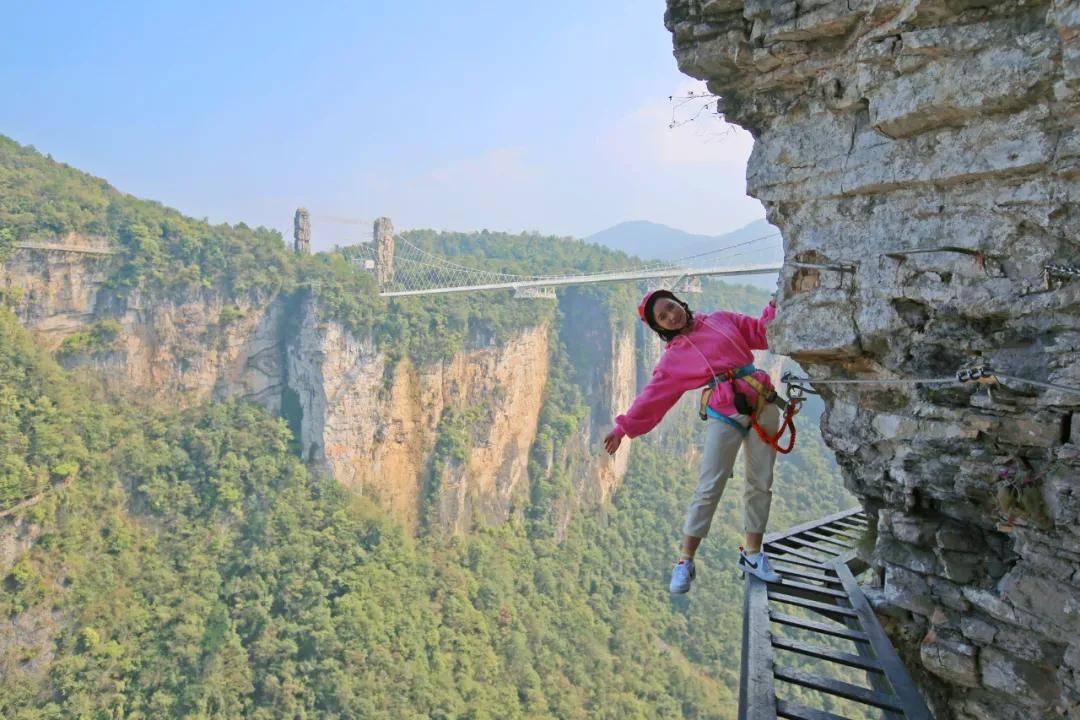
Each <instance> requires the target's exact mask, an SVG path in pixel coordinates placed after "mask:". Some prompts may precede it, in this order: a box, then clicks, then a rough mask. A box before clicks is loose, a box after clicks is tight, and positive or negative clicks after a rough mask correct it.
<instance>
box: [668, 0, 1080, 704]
mask: <svg viewBox="0 0 1080 720" xmlns="http://www.w3.org/2000/svg"><path fill="white" fill-rule="evenodd" d="M665 19H666V23H667V26H668V28H669V29H670V30H671V31H672V33H673V36H674V46H675V56H676V58H677V60H678V63H679V67H680V68H681V69H682V70H683V71H684V72H686V73H687V74H689V75H691V76H693V77H697V78H701V79H704V80H707V81H708V85H709V88H710V90H711V91H712V92H714V93H716V94H717V95H719V96H721V107H722V109H723V112H724V113H725V115H726V117H727V119H729V120H730V121H732V122H735V123H738V124H739V125H741V126H743V127H745V128H747V129H748V130H750V131H751V132H752V133H753V134H754V137H755V141H756V142H755V146H754V151H753V154H752V156H751V159H750V163H749V166H748V168H747V184H748V190H749V192H750V193H751V194H752V195H753V196H755V197H757V198H759V199H760V200H761V201H762V203H763V204H764V206H765V209H766V213H767V215H768V218H769V220H770V221H771V222H772V223H774V224H775V225H777V226H779V227H780V228H781V229H782V230H783V233H784V238H785V255H786V262H787V266H786V268H785V270H784V271H783V273H782V276H781V292H780V298H779V300H780V308H779V316H778V318H777V321H776V322H775V323H774V324H773V326H771V327H770V332H769V334H770V339H771V342H772V345H773V347H774V349H776V350H777V351H779V352H783V353H786V354H789V355H791V356H793V357H794V358H796V359H797V360H798V361H799V362H800V363H801V364H802V365H803V367H804V368H806V369H807V371H808V372H809V373H810V374H812V375H814V376H816V377H819V378H827V377H834V378H835V377H846V378H851V377H859V378H891V379H905V378H907V379H910V378H926V377H942V376H950V375H951V374H953V373H954V372H956V370H957V369H958V368H959V367H960V366H961V365H962V364H963V363H965V362H969V361H981V362H988V363H990V364H991V365H992V366H993V367H995V368H996V369H997V370H998V371H999V372H1002V373H1006V374H1010V375H1014V376H1021V377H1027V378H1032V379H1035V380H1039V381H1048V382H1052V383H1059V384H1062V385H1068V386H1073V387H1077V386H1080V283H1078V282H1077V281H1076V280H1075V279H1070V278H1069V277H1067V276H1058V275H1054V274H1053V273H1051V274H1049V275H1048V274H1047V267H1048V265H1051V264H1060V265H1066V266H1075V265H1077V263H1078V260H1080V242H1078V237H1080V205H1078V199H1080V183H1078V178H1080V131H1078V127H1080V122H1078V119H1080V98H1078V94H1077V90H1078V88H1080V5H1078V4H1077V3H1076V2H1061V1H1054V2H1050V1H1048V0H1035V1H1034V2H1020V1H1009V0H1006V1H1003V2H994V3H973V2H963V1H959V2H956V1H952V0H798V1H796V2H762V1H761V0H745V2H744V1H741V0H669V1H668V11H667V14H666V18H665ZM821 388H822V391H823V396H824V399H825V401H826V405H827V412H826V414H825V415H824V416H823V431H824V433H825V436H826V439H827V441H828V442H829V444H830V446H831V447H832V448H833V449H834V450H835V451H836V453H837V458H838V460H839V462H840V464H841V466H842V468H843V470H844V475H845V482H846V484H847V486H848V487H849V488H850V489H851V490H852V491H853V492H855V493H856V494H857V495H859V497H860V498H861V499H862V501H863V503H864V505H866V506H867V507H868V509H870V510H871V511H874V514H875V515H876V517H877V518H878V523H877V537H876V549H875V553H874V562H875V565H876V566H877V569H878V575H877V582H878V584H879V590H878V593H877V598H878V600H879V602H880V605H881V608H882V609H883V610H885V611H887V612H888V613H889V614H890V616H891V617H892V618H894V621H893V625H892V629H893V633H892V634H893V638H894V640H895V642H896V643H897V646H898V647H899V649H900V650H901V651H902V653H903V654H904V655H905V657H906V659H907V661H908V662H909V664H910V666H911V668H912V670H913V671H914V672H915V674H916V675H918V676H919V677H920V681H921V683H922V686H923V688H924V690H926V692H927V694H928V695H929V697H930V699H931V702H932V703H933V704H934V706H935V710H936V712H937V715H938V717H939V718H941V719H942V720H944V719H946V718H950V717H952V718H964V719H974V718H978V719H980V720H982V719H988V718H995V719H1004V720H1008V719H1014V718H1015V719H1017V720H1019V719H1020V718H1024V719H1025V720H1028V719H1030V718H1035V717H1038V718H1065V717H1074V718H1075V717H1078V716H1080V715H1078V713H1080V710H1078V707H1080V705H1078V704H1080V677H1078V675H1080V523H1078V520H1080V446H1078V444H1077V443H1078V440H1080V433H1078V432H1077V430H1076V428H1077V427H1078V426H1080V420H1078V413H1080V402H1078V401H1080V398H1078V397H1077V396H1076V395H1073V394H1069V393H1066V392H1059V391H1055V390H1048V389H1045V388H1039V387H1033V386H1030V385H1023V384H1018V383H1015V382H1007V383H1006V384H1005V385H1004V386H998V387H995V388H992V390H991V391H990V392H987V390H986V389H985V388H977V387H972V386H956V385H951V386H950V385H942V386H928V385H892V386H865V385H859V386H854V385H833V386H825V385H822V386H821ZM1010 472H1011V473H1012V474H1013V475H1012V477H1013V478H1014V479H1017V480H1019V481H1021V482H1026V483H1027V484H1026V486H1025V487H1024V489H1023V496H1024V500H1025V502H1026V506H1024V507H1019V508H1018V509H1017V510H1016V513H1017V517H1016V518H1015V521H1014V522H1012V523H1011V524H1010V523H1009V522H1008V520H1007V518H1006V517H1005V514H1003V513H1002V512H1001V509H1000V507H999V505H998V499H997V493H998V492H999V490H1001V488H1002V473H1010Z"/></svg>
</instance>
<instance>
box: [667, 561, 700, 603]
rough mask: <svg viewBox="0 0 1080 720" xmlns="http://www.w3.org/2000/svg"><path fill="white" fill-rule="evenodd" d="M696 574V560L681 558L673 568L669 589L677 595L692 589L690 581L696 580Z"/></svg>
mask: <svg viewBox="0 0 1080 720" xmlns="http://www.w3.org/2000/svg"><path fill="white" fill-rule="evenodd" d="M696 576H697V572H696V571H695V568H694V561H693V560H690V559H687V560H680V561H679V562H678V563H677V564H676V565H675V567H673V568H672V569H671V584H670V585H668V590H669V591H671V592H672V593H674V594H676V595H682V594H683V593H684V592H686V591H687V590H689V589H690V583H691V582H693V581H694V578H695V577H696Z"/></svg>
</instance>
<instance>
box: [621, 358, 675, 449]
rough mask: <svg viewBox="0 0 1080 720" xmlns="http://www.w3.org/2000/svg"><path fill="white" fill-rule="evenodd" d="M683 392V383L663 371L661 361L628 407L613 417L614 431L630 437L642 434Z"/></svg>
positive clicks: (657, 420) (654, 424) (660, 418)
mask: <svg viewBox="0 0 1080 720" xmlns="http://www.w3.org/2000/svg"><path fill="white" fill-rule="evenodd" d="M684 392H686V388H685V387H683V384H682V383H679V382H677V381H676V379H675V378H673V377H672V376H671V375H670V374H669V373H668V372H667V371H665V370H664V368H663V363H662V362H661V363H660V364H658V365H657V366H656V369H655V370H653V375H652V379H651V380H649V382H648V384H647V385H646V386H645V387H643V388H642V389H641V392H640V393H639V394H638V396H637V398H636V399H635V400H634V402H633V404H631V405H630V409H629V410H627V411H626V413H625V414H623V415H619V416H618V417H617V418H615V433H616V434H617V435H619V436H620V437H621V436H623V435H629V436H630V437H632V438H634V437H637V436H639V435H644V434H645V433H647V432H649V431H650V430H652V429H653V428H654V427H656V425H657V423H659V422H660V421H661V420H662V419H663V418H664V415H665V414H666V413H667V411H668V410H670V409H671V407H672V406H673V405H674V404H675V403H676V402H678V401H679V398H680V397H682V394H683V393H684Z"/></svg>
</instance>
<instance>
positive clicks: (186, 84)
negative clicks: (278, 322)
mask: <svg viewBox="0 0 1080 720" xmlns="http://www.w3.org/2000/svg"><path fill="white" fill-rule="evenodd" d="M309 5H310V7H306V8H303V9H302V10H301V9H300V8H298V7H297V4H295V3H289V4H286V3H278V2H260V3H240V2H235V3H194V2H182V3H181V2H175V3H169V2H156V3H145V2H143V3H135V2H102V3H74V2H71V3H69V2H53V3H19V4H14V7H9V8H6V9H5V28H4V30H5V32H4V33H3V34H4V36H5V37H4V42H3V43H0V83H2V85H3V87H4V88H5V96H6V98H7V101H6V102H5V103H4V104H3V105H2V106H0V133H3V134H5V135H9V136H10V137H13V138H14V139H16V140H18V141H20V142H22V143H26V144H32V145H34V146H35V147H37V148H38V149H39V150H41V151H42V152H47V153H50V154H51V155H52V156H53V157H55V158H56V159H58V160H61V161H64V162H67V163H69V164H71V165H74V166H76V167H79V168H81V169H84V170H87V171H88V172H91V173H93V174H95V175H99V176H102V177H104V178H106V179H108V180H109V181H110V182H112V183H113V184H114V185H116V186H117V187H119V188H120V189H121V190H124V191H126V192H131V193H133V194H135V195H138V196H140V197H148V198H153V199H156V200H160V201H162V202H164V203H166V204H168V205H172V206H175V207H177V208H179V209H180V210H182V211H184V212H186V213H188V214H191V215H194V216H196V217H208V218H209V219H210V220H212V221H222V220H225V221H229V222H238V221H241V220H243V221H245V222H247V223H249V224H253V225H254V224H262V225H267V226H270V227H277V228H279V229H281V230H283V231H286V230H288V229H289V228H290V227H291V219H292V212H293V210H294V209H295V207H296V206H297V205H300V204H305V205H307V206H308V207H309V208H311V211H312V213H313V215H315V218H316V221H315V223H314V242H315V245H316V247H317V248H318V247H328V246H330V245H332V244H333V243H334V242H346V241H348V240H349V239H350V234H351V233H356V232H357V230H356V229H354V228H352V227H349V226H341V225H333V224H330V223H329V222H324V221H320V220H319V218H320V217H334V216H337V217H342V216H343V217H353V218H361V219H364V220H370V219H371V218H374V217H375V216H376V215H389V216H391V217H392V218H393V219H394V222H395V225H396V226H397V227H398V228H410V227H434V228H440V229H456V230H471V229H479V228H485V227H486V228H490V229H497V230H510V231H515V232H516V231H520V230H537V231H540V232H544V233H558V234H567V235H577V236H583V235H588V234H589V233H592V232H595V231H597V230H600V229H603V228H605V227H607V226H610V225H612V224H615V223H617V222H620V221H622V220H633V219H645V220H653V221H656V222H663V223H666V224H669V225H673V226H675V227H679V228H682V229H685V230H689V231H692V232H702V233H709V234H719V233H722V232H726V231H728V230H731V229H734V228H737V227H740V226H742V225H744V224H746V223H748V222H750V221H752V220H754V219H756V218H758V217H762V216H763V211H762V209H761V206H760V204H759V203H758V202H757V201H755V200H753V199H752V198H747V197H746V196H745V194H744V187H745V182H744V178H745V162H746V158H747V157H748V155H749V150H750V147H751V142H752V141H751V140H750V138H749V136H748V135H747V134H746V133H743V132H742V131H737V132H736V131H731V130H726V129H725V126H724V125H723V124H722V123H721V122H720V121H719V120H716V119H714V118H711V117H707V116H703V117H701V118H699V120H697V121H695V122H692V123H687V124H685V125H682V126H680V127H677V128H675V129H669V128H668V123H669V122H670V120H671V117H672V107H671V103H670V102H669V101H668V96H669V95H672V94H676V95H681V94H685V93H686V92H687V91H688V90H690V89H693V88H695V87H697V89H699V90H700V89H701V88H700V85H696V86H695V84H694V83H693V81H692V80H690V79H689V78H687V77H685V76H683V75H681V74H680V73H679V72H678V70H677V68H676V65H675V60H674V58H673V57H672V55H671V37H670V35H669V34H668V32H667V31H666V30H665V29H664V26H663V20H662V15H663V9H664V3H663V0H648V1H642V0H577V1H576V2H571V1H563V0H548V1H546V2H519V3H506V2H501V3H495V2H464V1H461V2H454V3H447V2H417V1H414V2H408V3H397V2H391V3H388V2H378V3H376V2H350V3H345V2H342V3H331V2H324V3H311V4H309ZM690 112H692V109H687V108H684V109H682V110H681V111H680V115H679V118H680V119H685V118H686V117H688V116H689V113H690Z"/></svg>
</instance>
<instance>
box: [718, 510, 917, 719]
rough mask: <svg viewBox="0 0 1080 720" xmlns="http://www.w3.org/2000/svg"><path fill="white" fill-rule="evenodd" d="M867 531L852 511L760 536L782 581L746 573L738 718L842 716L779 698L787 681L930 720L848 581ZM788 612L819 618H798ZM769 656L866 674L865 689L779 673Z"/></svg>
mask: <svg viewBox="0 0 1080 720" xmlns="http://www.w3.org/2000/svg"><path fill="white" fill-rule="evenodd" d="M866 527H867V519H866V515H865V514H864V513H863V511H862V509H861V508H853V509H851V510H845V511H843V512H839V513H836V514H835V515H829V516H827V517H823V518H820V519H818V520H814V521H812V522H808V523H804V524H802V525H796V526H795V527H792V528H789V529H787V530H784V531H782V532H778V533H770V534H769V535H767V536H766V537H765V542H764V549H765V552H766V553H767V554H768V556H769V559H770V561H771V562H772V563H773V565H774V569H775V570H776V572H777V573H778V574H779V575H780V576H781V581H780V582H779V583H765V582H764V581H763V580H759V579H758V578H756V577H753V576H751V575H747V576H746V580H745V590H744V596H743V643H742V674H741V680H740V684H739V720H776V718H790V719H791V720H847V719H846V718H844V717H843V716H840V715H836V714H834V713H831V712H827V711H825V710H820V709H815V708H811V707H806V706H804V705H800V704H797V703H793V702H788V701H785V700H781V699H779V698H777V696H776V688H777V686H778V684H784V683H786V684H792V685H800V686H802V687H805V688H810V689H812V690H816V691H819V692H822V693H827V694H830V695H834V696H837V697H841V698H845V699H847V700H850V701H852V702H855V703H858V704H860V705H864V706H867V707H868V708H876V709H877V710H879V711H880V712H881V716H882V717H884V718H885V719H886V720H915V719H919V720H933V715H931V714H930V710H929V709H928V708H927V706H926V702H925V701H924V700H923V699H922V696H921V695H919V692H918V690H917V689H916V687H915V684H914V683H913V682H912V680H911V677H910V676H909V675H908V673H907V670H906V669H905V668H904V665H903V663H901V662H900V658H899V656H898V655H897V654H896V650H895V649H894V648H893V646H892V644H891V643H890V642H889V639H888V637H887V636H886V635H885V631H884V630H883V629H882V627H881V625H880V624H879V623H878V621H877V618H876V617H875V615H874V611H873V609H872V608H871V607H870V603H869V602H868V601H867V599H866V596H864V595H863V593H862V591H861V590H860V589H859V585H858V583H857V582H856V581H855V575H856V574H858V573H860V572H862V571H863V570H865V569H866V567H867V566H866V563H864V562H862V561H861V560H859V559H858V557H857V553H856V550H855V545H856V544H857V543H858V541H859V537H860V534H861V533H862V532H864V531H865V530H866ZM785 607H797V608H801V609H802V610H803V611H804V614H805V613H806V612H808V613H812V614H813V615H814V616H817V617H820V618H821V619H820V620H818V619H814V620H810V619H806V618H804V617H796V616H795V615H791V614H789V613H790V612H791V611H790V610H788V611H787V612H785V610H784V608H785ZM774 627H775V628H776V630H777V631H780V630H782V628H785V627H788V628H797V629H799V630H801V631H806V632H810V633H814V634H816V635H819V636H827V637H833V638H840V639H842V640H848V641H851V642H853V643H854V645H855V647H856V648H857V654H852V653H846V652H840V651H838V650H835V649H833V648H828V647H823V646H818V645H813V644H809V643H805V642H800V641H796V640H794V639H791V638H788V637H785V636H784V635H783V634H782V633H781V632H774V630H773V628H774ZM774 650H783V651H786V652H791V653H796V654H798V655H802V656H804V657H809V658H814V659H815V660H817V661H820V662H822V663H833V664H838V665H843V666H847V667H849V668H855V669H857V670H861V671H864V672H865V673H866V677H867V682H868V684H869V685H870V687H863V686H860V685H855V684H852V683H848V682H843V681H840V680H836V679H833V678H830V677H825V676H822V675H817V674H813V673H809V672H805V671H803V670H798V669H795V668H789V667H784V666H783V665H780V664H778V663H776V662H775V661H774V658H773V655H774V653H773V651H774Z"/></svg>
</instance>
